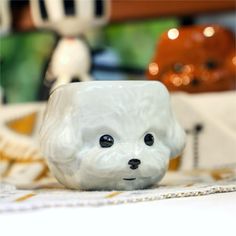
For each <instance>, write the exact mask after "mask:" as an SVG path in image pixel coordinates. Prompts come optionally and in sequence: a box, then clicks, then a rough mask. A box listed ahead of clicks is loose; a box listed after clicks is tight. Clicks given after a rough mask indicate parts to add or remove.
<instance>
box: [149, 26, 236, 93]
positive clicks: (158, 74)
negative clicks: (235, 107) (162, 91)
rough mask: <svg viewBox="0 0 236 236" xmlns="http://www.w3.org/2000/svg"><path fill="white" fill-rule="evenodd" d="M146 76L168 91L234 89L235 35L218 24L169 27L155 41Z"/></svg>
mask: <svg viewBox="0 0 236 236" xmlns="http://www.w3.org/2000/svg"><path fill="white" fill-rule="evenodd" d="M147 77H148V79H150V80H159V81H161V82H163V83H164V84H165V85H166V86H167V88H168V89H169V91H185V92H188V93H201V92H216V91H226V90H234V89H235V88H236V47H235V36H234V34H233V33H232V32H231V31H229V30H228V29H226V28H223V27H221V26H218V25H210V26H202V25H196V26H188V27H181V28H179V29H175V28H174V29H170V30H168V31H167V32H165V33H164V34H163V35H162V36H161V38H160V40H159V42H158V43H157V47H156V51H155V53H154V57H153V59H152V61H151V63H150V64H149V66H148V70H147Z"/></svg>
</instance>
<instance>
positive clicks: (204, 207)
mask: <svg viewBox="0 0 236 236" xmlns="http://www.w3.org/2000/svg"><path fill="white" fill-rule="evenodd" d="M235 219H236V192H232V193H222V194H213V195H207V196H202V197H188V198H179V199H168V200H162V201H154V202H144V203H133V204H125V205H115V206H103V207H83V208H58V209H55V208H54V209H53V208H52V209H43V210H39V211H33V212H23V213H19V212H18V213H13V214H12V213H11V214H2V215H0V222H1V232H2V233H3V234H2V235H24V236H26V235H32V233H33V235H34V236H35V235H40V236H42V235H44V234H45V233H46V235H50V234H51V235H148V236H151V235H160V234H161V233H162V234H164V235H190V233H191V235H214V236H215V235H227V236H229V235H235V232H236V231H235ZM4 233H5V234H4Z"/></svg>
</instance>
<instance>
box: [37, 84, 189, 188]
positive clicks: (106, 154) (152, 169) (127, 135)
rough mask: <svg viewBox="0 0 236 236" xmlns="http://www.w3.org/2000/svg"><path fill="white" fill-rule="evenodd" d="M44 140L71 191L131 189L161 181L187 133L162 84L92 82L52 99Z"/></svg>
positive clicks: (45, 151)
mask: <svg viewBox="0 0 236 236" xmlns="http://www.w3.org/2000/svg"><path fill="white" fill-rule="evenodd" d="M40 140H41V147H42V151H43V154H44V156H45V157H46V158H47V160H48V164H49V167H50V169H51V171H52V172H53V173H54V175H55V177H56V178H57V179H58V181H59V182H60V183H62V184H63V185H65V186H67V187H68V188H72V189H83V190H115V189H116V190H133V189H143V188H147V187H149V186H151V185H153V184H155V183H157V182H158V181H160V180H161V179H162V177H163V176H164V174H165V172H166V170H167V167H168V164H169V160H170V158H172V157H176V156H177V155H179V154H180V153H181V152H182V150H183V147H184V144H185V133H184V131H183V129H182V128H181V127H180V125H179V124H178V122H177V121H176V119H175V117H174V115H173V113H172V110H171V107H170V100H169V93H168V91H167V89H166V88H165V86H164V85H163V84H161V83H160V82H156V81H91V82H81V83H72V84H68V85H64V86H61V87H58V88H57V89H56V90H55V91H54V92H53V93H52V94H51V96H50V99H49V103H48V107H47V110H46V114H45V119H44V122H43V125H42V127H41V131H40Z"/></svg>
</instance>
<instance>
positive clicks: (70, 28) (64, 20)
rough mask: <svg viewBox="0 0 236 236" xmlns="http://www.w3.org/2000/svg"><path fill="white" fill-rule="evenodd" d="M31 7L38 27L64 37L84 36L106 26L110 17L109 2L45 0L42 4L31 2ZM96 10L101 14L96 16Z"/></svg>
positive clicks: (37, 0) (31, 0) (102, 0)
mask: <svg viewBox="0 0 236 236" xmlns="http://www.w3.org/2000/svg"><path fill="white" fill-rule="evenodd" d="M40 4H41V6H40ZM96 4H99V6H100V7H99V6H97V5H96ZM66 5H67V6H66ZM30 6H31V12H32V17H33V20H34V23H35V25H36V27H39V28H47V29H51V30H54V31H56V32H57V33H59V34H61V35H64V36H75V35H78V34H83V33H85V32H86V31H88V30H89V29H91V28H94V27H97V26H101V25H104V24H106V22H107V21H108V18H109V15H110V1H109V0H99V1H96V0H73V1H69V0H43V1H41V3H40V1H39V0H30ZM66 8H68V9H69V14H67V13H66ZM42 9H44V16H43V15H42V12H43V11H42ZM96 9H100V14H96V12H97V11H96Z"/></svg>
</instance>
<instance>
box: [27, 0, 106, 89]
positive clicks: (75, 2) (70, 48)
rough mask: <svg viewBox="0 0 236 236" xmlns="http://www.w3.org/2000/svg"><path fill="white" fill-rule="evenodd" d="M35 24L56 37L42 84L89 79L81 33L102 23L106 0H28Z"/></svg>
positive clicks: (84, 43)
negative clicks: (56, 41)
mask: <svg viewBox="0 0 236 236" xmlns="http://www.w3.org/2000/svg"><path fill="white" fill-rule="evenodd" d="M30 6H31V12H32V17H33V20H34V23H35V25H36V27H38V28H43V29H49V30H53V31H55V32H56V33H58V34H59V35H61V36H62V37H63V38H62V39H60V40H59V43H58V44H57V47H56V49H55V51H54V52H53V55H52V58H51V60H50V63H49V68H48V70H47V72H46V78H45V79H46V80H45V83H44V84H46V85H51V84H52V83H51V82H53V81H54V84H53V86H52V88H51V90H53V89H55V88H56V87H58V86H59V85H62V84H67V83H69V82H75V81H88V80H92V77H91V76H90V75H89V74H90V68H91V58H90V57H91V55H90V50H89V46H88V44H86V42H85V39H84V35H85V34H86V33H87V32H89V31H90V30H91V29H94V28H98V27H101V26H103V25H105V24H106V23H107V21H108V19H109V15H110V0H60V1H52V0H30Z"/></svg>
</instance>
